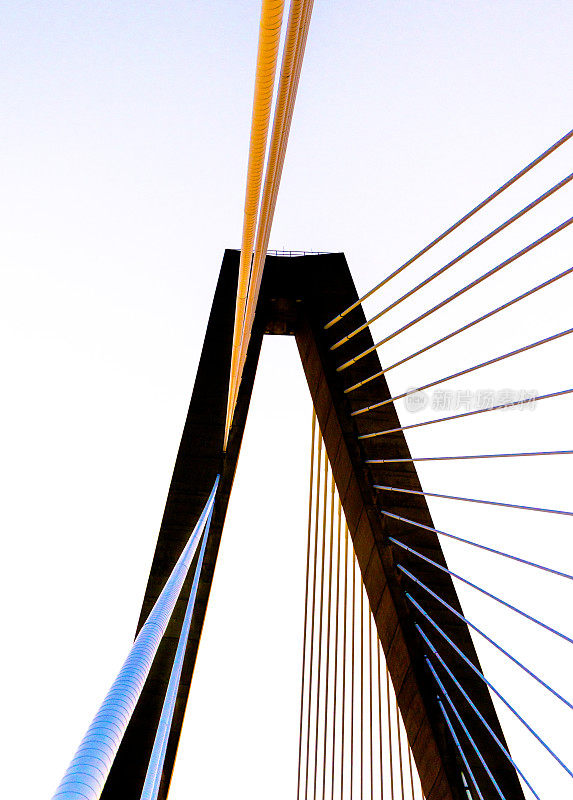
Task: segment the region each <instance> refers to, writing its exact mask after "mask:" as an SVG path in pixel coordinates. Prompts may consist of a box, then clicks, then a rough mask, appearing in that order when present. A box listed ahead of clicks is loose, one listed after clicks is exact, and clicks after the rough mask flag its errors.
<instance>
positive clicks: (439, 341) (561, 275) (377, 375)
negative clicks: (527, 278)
mask: <svg viewBox="0 0 573 800" xmlns="http://www.w3.org/2000/svg"><path fill="white" fill-rule="evenodd" d="M572 272H573V267H569V269H566V270H564V271H563V272H560V273H559V275H555V276H554V277H553V278H549V280H546V281H543V283H540V284H538V285H537V286H534V287H533V288H532V289H529V290H528V291H527V292H524V293H523V294H520V295H519V297H515V298H514V299H513V300H509V301H508V302H507V303H504V304H503V305H501V306H498V307H497V308H494V309H493V311H488V312H487V314H483V315H482V316H481V317H478V318H477V319H474V320H472V322H468V323H467V324H466V325H462V327H461V328H457V329H456V330H455V331H452V332H451V333H448V334H447V335H446V336H442V337H441V338H440V339H437V340H436V341H435V342H432V343H431V344H428V345H426V346H425V347H422V348H420V350H416V352H415V353H411V354H410V355H409V356H405V357H404V358H401V359H400V360H399V361H395V362H394V363H393V364H390V366H389V367H385V368H384V369H381V370H380V371H379V372H376V373H374V375H370V376H369V377H368V378H365V379H364V380H362V381H359V382H358V383H355V384H354V385H353V386H349V387H348V388H347V389H345V390H344V393H345V394H348V393H349V392H353V391H354V390H355V389H359V388H360V387H361V386H364V385H365V384H366V383H370V381H373V380H375V379H376V378H380V377H382V375H385V374H386V373H387V372H390V370H392V369H395V368H396V367H401V366H402V364H405V363H406V362H408V361H411V360H412V359H413V358H416V357H417V356H419V355H421V354H422V353H427V352H428V350H431V349H432V348H433V347H437V346H438V345H440V344H443V343H444V342H447V341H448V340H449V339H453V337H454V336H457V335H458V334H459V333H463V332H464V331H467V330H469V329H470V328H473V326H474V325H478V324H479V323H480V322H483V321H484V320H486V319H489V318H490V317H493V316H494V315H495V314H498V313H499V312H500V311H504V310H505V309H506V308H509V307H510V306H512V305H515V304H516V303H519V302H520V301H521V300H525V298H527V297H531V295H533V294H535V292H538V291H539V290H540V289H544V288H545V287H546V286H550V285H551V284H552V283H555V282H556V281H558V280H560V279H561V278H565V277H566V276H567V275H570V274H571V273H572Z"/></svg>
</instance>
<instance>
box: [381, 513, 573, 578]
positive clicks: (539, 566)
mask: <svg viewBox="0 0 573 800" xmlns="http://www.w3.org/2000/svg"><path fill="white" fill-rule="evenodd" d="M378 510H379V511H380V513H381V514H384V516H385V517H392V519H397V520H399V521H400V522H407V523H408V525H415V526H416V527H417V528H423V529H424V530H425V531H431V532H432V533H439V534H440V536H447V537H448V539H455V541H456V542H463V543H464V544H469V545H471V546H472V547H477V548H479V549H480V550H487V552H488V553H494V554H495V555H496V556H503V558H509V559H511V560H512V561H519V562H520V563H521V564H526V565H527V566H528V567H535V569H541V570H543V571H544V572H550V573H551V574H552V575H559V577H560V578H567V579H568V580H570V581H573V575H569V574H568V573H567V572H560V571H559V570H558V569H552V568H551V567H544V566H543V564H536V563H535V561H528V560H527V559H525V558H520V557H519V556H514V555H511V553H504V552H503V550H496V549H495V548H493V547H487V546H486V545H485V544H479V543H478V542H472V541H471V539H463V538H462V537H461V536H455V535H454V534H453V533H446V531H439V530H438V529H437V528H432V527H431V526H430V525H424V524H423V523H422V522H415V521H414V520H413V519H408V518H407V517H400V516H399V515H398V514H392V512H391V511H384V510H383V509H381V508H379V509H378Z"/></svg>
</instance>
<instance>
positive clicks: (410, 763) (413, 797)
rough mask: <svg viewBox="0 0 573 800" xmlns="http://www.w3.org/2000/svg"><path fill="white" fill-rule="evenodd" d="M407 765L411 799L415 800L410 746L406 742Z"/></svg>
mask: <svg viewBox="0 0 573 800" xmlns="http://www.w3.org/2000/svg"><path fill="white" fill-rule="evenodd" d="M408 766H409V767H410V785H411V787H412V800H416V795H415V792H414V773H413V772H412V748H411V747H410V744H409V743H408Z"/></svg>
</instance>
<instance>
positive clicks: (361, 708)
mask: <svg viewBox="0 0 573 800" xmlns="http://www.w3.org/2000/svg"><path fill="white" fill-rule="evenodd" d="M359 577H360V800H364V584H363V582H362V573H361V572H360V574H359Z"/></svg>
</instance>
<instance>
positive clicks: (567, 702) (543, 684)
mask: <svg viewBox="0 0 573 800" xmlns="http://www.w3.org/2000/svg"><path fill="white" fill-rule="evenodd" d="M396 566H397V567H398V569H399V570H401V571H402V572H403V573H404V574H405V575H407V576H408V577H409V578H410V580H413V581H414V583H415V584H417V585H418V586H421V587H422V589H424V590H425V591H426V592H428V594H429V595H431V596H432V597H433V598H434V599H435V600H437V601H438V603H441V604H442V605H443V606H444V607H445V608H447V609H448V611H451V612H452V614H454V615H455V616H456V617H457V618H458V619H461V620H462V622H465V623H466V625H469V627H470V628H473V630H474V631H476V632H477V633H479V635H480V636H483V638H484V639H485V640H486V642H489V643H490V644H492V645H493V646H494V647H496V648H497V649H498V650H499V651H500V653H503V654H504V656H506V657H507V658H509V660H510V661H513V663H514V664H517V666H518V667H519V668H520V669H522V670H523V671H524V672H526V673H527V674H528V675H529V676H530V677H531V678H534V680H536V681H537V682H538V683H540V684H541V686H543V687H545V689H547V691H548V692H551V694H553V695H554V696H555V697H556V698H557V699H558V700H561V702H562V703H564V704H565V705H566V706H567V707H568V708H570V709H571V710H572V711H573V703H570V702H569V700H566V699H565V697H563V695H561V694H559V692H558V691H557V690H556V689H553V688H552V687H551V686H549V684H548V683H545V681H544V680H543V679H542V678H540V677H539V676H538V675H536V674H535V672H532V671H531V670H530V669H528V667H526V666H525V664H522V663H521V661H519V659H517V658H515V656H512V655H511V653H508V651H507V650H505V649H504V648H503V647H502V646H501V645H500V644H498V643H497V642H496V641H494V640H493V639H492V638H491V637H489V636H488V635H487V633H484V632H483V631H482V630H481V628H478V627H477V625H474V624H473V622H470V621H469V619H467V618H466V617H464V615H463V614H460V612H459V611H456V609H455V608H454V607H453V606H451V605H450V604H449V603H447V602H446V601H445V600H443V599H442V598H441V597H440V596H439V595H438V594H436V593H435V592H433V591H432V590H431V589H430V588H429V587H428V586H426V584H425V583H422V581H421V580H419V579H418V578H416V576H415V575H412V573H411V572H409V571H408V570H407V569H406V568H405V567H403V566H402V565H401V564H397V565H396Z"/></svg>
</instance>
